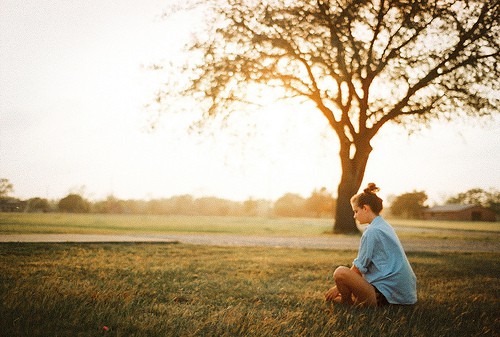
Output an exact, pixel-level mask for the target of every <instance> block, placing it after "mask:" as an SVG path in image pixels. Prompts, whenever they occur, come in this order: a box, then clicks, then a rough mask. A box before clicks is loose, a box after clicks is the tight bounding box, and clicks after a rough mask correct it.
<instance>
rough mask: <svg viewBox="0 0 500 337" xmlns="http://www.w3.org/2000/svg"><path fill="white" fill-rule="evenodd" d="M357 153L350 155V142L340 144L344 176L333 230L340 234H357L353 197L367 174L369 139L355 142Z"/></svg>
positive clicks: (340, 184)
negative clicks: (352, 204) (352, 205)
mask: <svg viewBox="0 0 500 337" xmlns="http://www.w3.org/2000/svg"><path fill="white" fill-rule="evenodd" d="M354 146H355V151H356V152H355V154H354V156H353V158H351V157H350V144H345V145H341V146H340V161H341V164H342V177H341V179H340V183H339V187H338V193H337V207H336V211H335V224H334V225H333V232H334V233H338V234H356V233H359V229H358V227H357V226H356V221H355V220H354V215H353V211H352V207H351V197H352V196H353V195H355V194H356V193H358V191H359V188H360V186H361V182H362V181H363V177H364V174H365V169H366V164H367V162H368V157H369V155H370V152H371V151H372V147H371V146H370V142H369V141H365V142H363V143H358V144H354Z"/></svg>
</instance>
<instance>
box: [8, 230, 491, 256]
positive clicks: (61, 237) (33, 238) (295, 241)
mask: <svg viewBox="0 0 500 337" xmlns="http://www.w3.org/2000/svg"><path fill="white" fill-rule="evenodd" d="M401 241H402V244H403V247H404V248H405V250H406V251H407V252H416V251H419V252H454V251H456V252H500V240H499V236H498V234H494V237H493V238H492V239H490V240H458V239H406V240H405V239H403V240H401ZM0 242H164V243H187V244H195V245H210V246H263V247H289V248H315V249H334V250H357V249H358V245H359V237H357V236H353V237H349V236H329V237H326V236H321V237H274V236H252V235H233V234H161V235H159V234H158V235H156V234H151V235H148V234H141V235H93V234H92V235H90V234H20V235H0Z"/></svg>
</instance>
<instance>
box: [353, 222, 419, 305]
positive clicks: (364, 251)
mask: <svg viewBox="0 0 500 337" xmlns="http://www.w3.org/2000/svg"><path fill="white" fill-rule="evenodd" d="M353 264H354V265H355V266H356V267H357V268H358V269H359V271H361V273H362V274H363V277H364V279H365V280H366V281H367V282H368V283H370V284H372V285H373V286H374V287H376V288H377V289H378V290H379V291H380V292H381V293H382V294H383V295H384V296H385V298H387V301H388V302H389V303H392V304H414V303H416V302H417V278H416V276H415V273H414V272H413V269H412V268H411V266H410V262H409V261H408V258H407V257H406V254H405V252H404V250H403V246H402V245H401V242H400V241H399V238H398V237H397V235H396V232H395V231H394V229H393V228H392V227H391V226H390V225H389V224H388V223H387V222H386V221H385V220H384V219H383V218H382V217H381V216H378V217H376V218H375V219H374V220H373V221H372V222H371V223H370V225H368V227H367V228H366V230H365V232H364V233H363V235H362V236H361V242H360V245H359V251H358V256H357V257H356V259H354V261H353Z"/></svg>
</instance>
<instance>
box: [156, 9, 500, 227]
mask: <svg viewBox="0 0 500 337" xmlns="http://www.w3.org/2000/svg"><path fill="white" fill-rule="evenodd" d="M184 3H188V4H189V5H188V6H184V9H186V8H189V9H193V8H194V9H196V8H200V7H201V8H203V11H204V19H205V23H207V25H206V27H204V31H203V32H198V34H197V35H195V36H194V38H193V40H192V41H190V42H189V43H188V45H187V47H188V48H187V50H188V51H189V52H192V55H194V56H195V58H193V59H191V60H196V61H193V62H194V64H191V65H190V66H189V67H185V68H182V72H183V75H184V76H183V78H184V79H185V80H186V81H185V82H184V84H185V86H184V87H183V89H182V90H181V94H182V95H183V96H189V97H195V98H197V99H199V101H201V102H203V103H204V105H203V106H204V107H205V108H206V109H205V114H204V117H203V118H205V119H210V118H213V117H216V116H220V115H226V116H227V115H229V114H234V113H237V112H238V111H240V110H241V109H242V105H241V104H245V103H248V101H249V100H253V101H255V97H253V98H252V97H249V96H248V95H247V94H246V93H247V92H248V91H249V89H250V88H251V89H253V88H255V85H257V86H260V85H264V86H268V87H276V88H280V89H281V91H277V90H276V91H275V93H277V92H280V93H281V94H282V96H283V98H290V99H292V98H293V99H296V98H302V99H303V100H304V101H309V102H312V103H313V104H314V108H313V110H317V111H318V112H320V113H322V114H323V115H324V116H325V117H326V119H327V121H328V123H329V125H330V126H331V128H332V130H333V131H334V132H335V134H336V135H337V136H338V139H339V144H340V146H339V149H336V151H338V153H339V155H340V162H341V166H342V175H341V177H340V183H339V186H338V193H337V198H338V200H337V207H336V213H335V224H334V232H337V233H347V232H357V227H356V224H355V222H354V219H353V217H352V210H351V206H350V202H349V200H350V197H351V196H352V195H353V194H355V193H357V191H358V190H359V188H360V185H361V183H362V180H363V176H364V173H365V168H366V164H367V162H368V158H369V156H370V153H371V151H372V146H371V144H370V143H371V140H372V139H373V137H374V136H375V135H376V134H377V132H378V131H379V130H380V128H381V127H382V126H384V125H386V124H387V123H388V122H395V123H399V124H402V125H404V126H406V127H408V128H409V130H413V129H415V128H420V127H421V126H425V125H428V123H429V121H431V120H433V119H436V118H438V119H455V118H457V117H459V116H467V115H468V116H482V115H491V114H492V113H493V112H497V111H498V110H497V109H498V106H499V105H498V103H499V97H498V94H499V66H498V61H499V48H498V47H499V46H498V43H499V41H500V39H499V24H498V23H499V22H498V20H499V17H500V11H499V7H500V3H499V2H498V1H495V0H494V1H484V0H480V1H468V0H464V1H460V0H428V1H424V0H422V1H418V0H417V1H411V0H336V1H326V0H325V1H306V0H294V1H278V0H276V1H272V0H268V1H264V0H262V1H257V0H203V1H191V2H189V0H187V2H184ZM181 7H182V6H181ZM174 78H176V76H171V79H174ZM176 85H179V83H178V82H176ZM165 88H171V87H169V86H166V87H165ZM172 94H173V92H172V90H170V89H165V90H163V91H161V92H159V94H158V102H160V104H161V103H162V102H163V103H165V102H166V101H165V100H166V99H167V97H169V96H171V95H172ZM250 103H252V102H250Z"/></svg>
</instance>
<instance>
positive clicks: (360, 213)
mask: <svg viewBox="0 0 500 337" xmlns="http://www.w3.org/2000/svg"><path fill="white" fill-rule="evenodd" d="M351 206H352V210H353V212H354V219H356V220H357V221H358V222H359V223H360V224H361V225H363V224H367V223H370V222H371V212H370V209H369V207H368V206H366V205H363V206H362V207H359V206H358V205H355V204H351Z"/></svg>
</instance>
